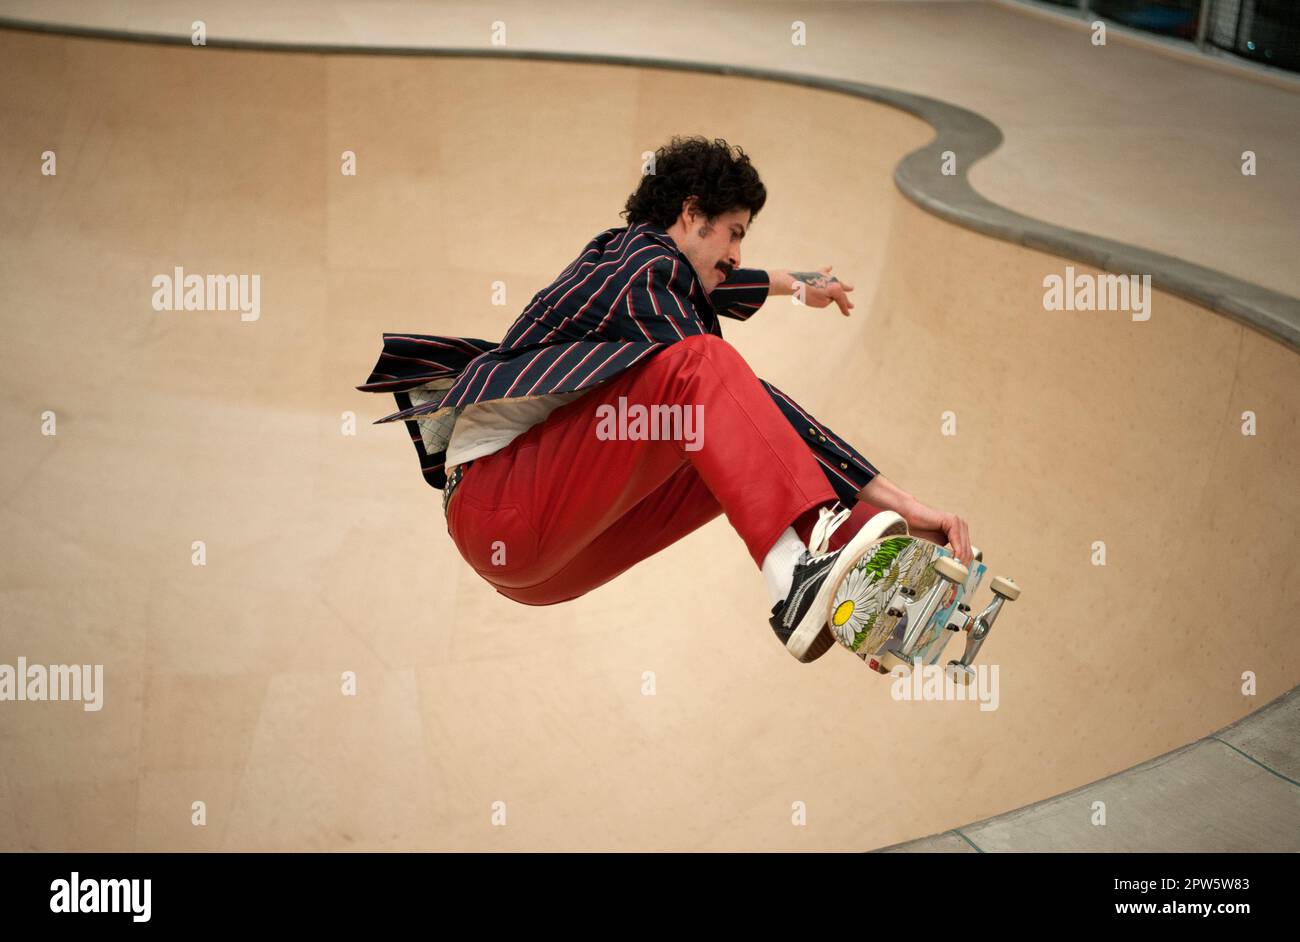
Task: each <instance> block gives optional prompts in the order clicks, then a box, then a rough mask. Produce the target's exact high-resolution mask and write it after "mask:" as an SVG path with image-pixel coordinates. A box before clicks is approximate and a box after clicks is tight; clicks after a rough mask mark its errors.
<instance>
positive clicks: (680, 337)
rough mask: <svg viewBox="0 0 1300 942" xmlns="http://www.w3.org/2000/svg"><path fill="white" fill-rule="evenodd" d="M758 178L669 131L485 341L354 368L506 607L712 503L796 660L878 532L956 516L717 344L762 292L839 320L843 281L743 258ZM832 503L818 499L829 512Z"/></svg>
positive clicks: (689, 525) (680, 526)
mask: <svg viewBox="0 0 1300 942" xmlns="http://www.w3.org/2000/svg"><path fill="white" fill-rule="evenodd" d="M766 201H767V190H766V188H765V187H764V186H763V183H762V181H761V180H760V179H759V176H758V173H757V171H756V170H755V169H754V167H753V166H752V165H751V163H750V160H749V157H748V156H747V155H745V153H744V152H743V151H742V150H741V149H740V148H734V152H733V148H732V147H730V146H728V145H727V143H726V142H725V141H721V140H716V141H712V142H710V141H707V140H705V139H704V138H700V137H691V138H674V139H673V140H672V142H671V143H670V144H669V145H666V146H665V147H661V148H660V149H659V150H658V151H657V152H656V155H655V163H654V172H653V173H651V174H648V175H646V176H644V177H643V178H642V181H641V184H640V186H639V187H638V188H637V190H636V192H635V193H633V194H632V195H631V196H630V197H629V198H628V200H627V204H626V206H625V208H624V210H623V213H622V215H623V216H624V217H625V218H626V219H627V225H626V226H622V227H618V228H613V229H608V230H606V231H604V232H602V233H600V234H599V235H597V236H596V237H595V238H593V239H592V240H591V241H590V242H589V243H588V244H587V246H586V247H585V248H584V249H583V251H582V253H581V254H580V255H579V256H578V257H577V258H575V259H574V260H573V262H572V263H570V264H569V266H568V267H567V268H565V269H564V271H563V272H561V273H560V275H559V277H558V278H556V279H555V281H553V282H552V283H551V284H550V285H548V286H547V287H546V288H543V289H542V290H541V291H539V292H537V294H535V295H534V296H533V298H532V300H531V301H530V302H529V304H528V306H527V307H526V308H525V309H524V311H523V313H522V314H520V315H519V317H518V318H517V319H516V320H515V322H514V324H513V325H512V326H511V327H510V329H509V330H508V331H507V332H506V335H505V338H504V339H503V340H502V341H501V342H500V343H491V342H488V341H484V340H476V339H472V338H460V337H437V336H428V335H422V334H385V335H384V349H383V352H382V353H381V354H380V357H379V361H378V363H377V364H376V365H375V368H374V370H373V372H372V373H371V375H370V378H369V380H368V381H367V382H366V383H365V384H364V385H362V386H359V387H357V388H358V389H360V390H363V391H366V392H390V393H393V394H394V395H395V397H396V399H397V404H398V408H399V410H400V411H398V412H396V413H394V414H393V415H389V416H386V417H385V418H383V419H380V420H379V421H380V422H391V421H398V420H402V421H405V422H406V424H407V428H408V429H409V431H410V433H411V438H412V441H413V442H414V444H415V447H416V451H417V453H418V454H419V457H420V462H421V468H422V470H423V472H424V476H425V479H426V480H427V481H428V482H429V483H430V484H431V485H432V486H434V487H437V488H440V489H442V490H443V505H444V508H445V511H446V515H447V526H448V531H449V533H450V535H451V538H452V540H453V541H454V542H455V544H456V546H457V548H458V549H459V551H460V553H461V555H462V556H463V557H464V558H465V560H466V561H467V562H468V563H469V564H470V565H471V566H472V567H473V568H474V570H475V571H476V572H477V573H478V574H479V575H480V576H482V577H483V578H484V579H485V580H487V582H489V583H490V584H491V585H492V586H494V587H495V588H496V590H497V591H498V592H500V593H501V594H502V595H505V596H506V597H507V598H510V599H514V600H515V601H518V602H521V603H524V604H526V605H551V604H554V603H556V602H564V601H568V600H569V599H573V598H577V597H578V596H580V595H583V594H585V593H587V592H589V591H591V590H592V589H594V588H596V587H597V586H600V585H603V584H604V583H606V582H608V581H609V580H611V579H613V578H614V577H615V576H617V575H619V574H620V573H622V572H623V571H625V570H626V569H628V568H629V567H631V566H632V565H634V564H635V563H637V562H639V561H640V560H642V559H645V558H647V557H649V556H652V555H653V554H655V553H657V552H659V551H660V550H661V549H663V548H664V547H666V546H668V545H669V544H671V543H673V542H675V541H676V540H678V539H680V538H681V537H683V536H685V535H686V534H687V533H690V532H691V531H693V530H695V529H696V528H698V527H700V526H702V525H703V524H705V523H707V522H708V521H710V520H712V519H713V518H714V517H716V516H718V515H719V514H722V513H725V514H726V516H727V520H728V522H729V523H730V524H731V526H732V527H733V528H734V529H735V530H736V532H737V533H738V534H739V535H740V537H741V539H742V540H743V541H744V543H745V547H746V549H747V550H748V551H749V554H750V556H751V558H752V559H753V560H754V562H755V564H757V566H758V567H759V569H760V571H761V572H762V575H763V579H764V581H765V583H766V585H767V589H768V593H769V596H770V599H771V602H772V606H773V608H772V617H771V619H770V624H771V626H772V629H773V631H774V632H775V633H776V636H777V638H778V639H779V640H780V641H781V643H782V644H784V645H785V646H786V649H787V650H788V651H789V652H790V653H791V654H792V655H794V656H795V657H796V658H798V659H799V660H800V661H805V662H807V661H812V660H814V659H816V658H818V657H820V656H821V655H822V654H824V653H825V652H826V651H827V650H828V649H829V648H830V647H831V645H832V644H834V642H835V637H834V635H833V634H832V632H831V630H830V628H829V627H828V625H827V611H826V610H827V606H828V604H829V603H830V600H831V598H832V596H833V594H834V592H835V589H836V587H837V586H838V584H839V582H840V581H841V579H842V578H843V576H844V574H845V573H846V572H847V571H848V570H849V568H850V567H851V566H852V565H853V563H854V562H855V561H856V560H857V559H858V558H859V557H861V556H862V553H863V550H864V549H865V548H866V547H867V546H868V544H870V543H871V542H872V540H875V539H878V538H879V537H881V536H884V535H888V534H893V533H900V534H901V533H907V532H909V530H910V532H911V533H912V534H914V535H919V536H923V537H926V538H928V539H931V540H933V541H934V542H936V543H940V544H943V543H948V544H949V545H950V547H951V548H952V551H953V553H954V555H956V556H957V557H958V559H959V560H960V561H961V562H963V563H966V564H969V563H970V561H971V548H970V536H969V532H968V528H967V525H966V522H965V521H964V520H963V519H962V518H961V517H959V516H957V515H956V514H953V513H946V512H943V511H939V510H936V509H934V508H932V507H928V506H926V505H925V504H922V503H921V502H920V501H918V500H916V499H915V498H914V497H912V496H911V495H910V494H908V493H907V492H906V491H904V490H902V489H901V488H899V487H898V486H897V485H895V484H893V483H892V482H890V481H887V480H886V479H885V478H884V476H883V475H881V474H880V473H879V471H877V469H876V468H875V467H874V466H873V465H872V464H871V463H870V462H868V461H867V459H866V458H864V457H863V456H862V455H861V454H859V453H858V452H857V451H856V450H854V449H853V448H852V446H850V445H849V444H848V443H847V442H845V441H844V440H843V439H842V438H840V437H839V436H838V435H836V434H834V433H833V432H832V431H831V430H830V429H829V428H827V427H826V426H824V425H822V424H821V423H820V422H818V421H817V420H816V419H814V418H813V417H812V416H811V415H809V414H808V413H807V412H806V411H805V410H803V409H802V408H801V407H800V406H799V405H798V403H796V402H795V401H794V400H793V399H792V398H791V397H789V396H788V395H786V394H785V393H783V392H782V391H781V390H779V389H777V388H776V387H775V386H772V385H771V384H770V383H767V382H766V381H764V380H761V379H759V378H758V377H757V376H755V375H754V373H753V371H752V370H751V369H750V368H749V366H748V364H746V362H745V361H744V359H742V358H741V356H740V354H739V353H738V352H737V351H736V350H735V348H734V347H732V346H731V345H730V344H728V343H727V342H726V341H725V340H723V339H722V329H721V326H720V323H719V317H730V318H733V319H735V320H742V321H743V320H746V319H748V318H749V317H751V316H752V315H753V314H754V313H755V312H756V311H757V310H758V309H759V308H760V307H761V306H762V305H763V302H764V301H765V300H766V299H767V298H768V297H769V296H771V295H789V294H793V293H795V292H796V291H799V292H801V293H802V295H803V299H804V301H805V303H806V304H807V305H808V306H809V307H814V308H822V307H826V306H827V305H829V304H831V303H832V302H834V303H835V304H836V305H838V307H839V309H840V311H841V312H842V313H843V314H845V315H847V314H848V313H849V309H850V308H852V307H853V304H852V302H851V301H850V300H849V299H848V292H849V291H851V290H852V286H851V285H847V284H844V283H842V282H840V281H839V279H837V278H835V277H834V276H832V275H831V274H830V267H829V266H828V267H826V268H824V269H822V270H821V271H818V272H790V271H786V270H772V271H766V270H762V269H747V268H741V267H740V260H741V242H742V240H743V239H744V237H745V233H746V232H747V230H748V229H749V226H750V223H751V222H752V221H753V219H754V217H755V216H757V214H758V212H759V210H761V209H762V208H763V205H764V203H765V202H766ZM837 502H838V504H840V505H841V509H840V510H838V511H835V510H834V509H833V507H832V505H834V504H836V503H837Z"/></svg>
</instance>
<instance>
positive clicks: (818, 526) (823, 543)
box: [808, 501, 853, 556]
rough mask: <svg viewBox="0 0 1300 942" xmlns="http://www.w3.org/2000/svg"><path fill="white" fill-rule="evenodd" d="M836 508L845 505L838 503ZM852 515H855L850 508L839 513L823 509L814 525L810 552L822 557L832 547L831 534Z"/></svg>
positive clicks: (809, 547)
mask: <svg viewBox="0 0 1300 942" xmlns="http://www.w3.org/2000/svg"><path fill="white" fill-rule="evenodd" d="M835 506H836V507H842V506H843V505H842V504H841V503H840V502H839V501H836V502H835ZM851 513H853V510H852V508H849V507H844V508H843V509H842V510H840V511H839V512H838V513H836V512H835V511H833V510H831V509H830V508H829V507H822V508H821V513H820V514H819V515H818V520H817V522H816V523H815V524H813V529H812V542H810V543H809V545H808V552H809V553H810V554H811V555H812V556H821V555H822V554H823V553H825V552H826V548H827V547H828V546H830V542H831V534H833V533H834V532H835V531H836V530H838V529H839V526H840V524H841V523H843V522H844V521H845V520H847V519H849V514H851Z"/></svg>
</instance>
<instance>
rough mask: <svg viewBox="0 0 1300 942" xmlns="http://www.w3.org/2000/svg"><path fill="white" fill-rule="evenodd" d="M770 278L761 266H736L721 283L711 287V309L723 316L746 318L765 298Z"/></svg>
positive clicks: (760, 305)
mask: <svg viewBox="0 0 1300 942" xmlns="http://www.w3.org/2000/svg"><path fill="white" fill-rule="evenodd" d="M771 287H772V281H771V278H769V277H768V274H767V272H766V271H765V270H764V269H762V268H737V269H736V270H735V271H733V272H732V273H731V274H730V275H729V276H728V277H727V280H726V281H724V282H723V283H722V284H720V285H718V286H717V287H716V288H714V289H713V294H711V295H709V300H710V301H711V302H712V303H713V310H714V311H715V312H716V313H718V314H720V315H722V316H723V317H731V318H734V319H735V320H738V321H743V320H748V319H749V318H750V317H751V316H752V315H753V313H754V312H755V311H757V310H758V309H759V308H760V307H762V306H763V302H764V301H766V300H767V294H768V291H769V290H770V289H771Z"/></svg>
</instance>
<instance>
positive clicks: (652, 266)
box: [616, 255, 710, 343]
mask: <svg viewBox="0 0 1300 942" xmlns="http://www.w3.org/2000/svg"><path fill="white" fill-rule="evenodd" d="M694 277H695V275H694V273H693V272H691V271H690V266H689V265H687V264H685V263H684V262H681V261H679V260H678V259H676V258H673V257H672V256H669V255H664V256H660V257H659V258H656V259H655V260H654V261H653V262H649V263H647V264H646V265H645V266H644V267H643V268H641V269H640V270H638V271H637V273H636V274H634V275H633V276H632V279H631V281H630V282H628V287H627V290H626V292H625V293H624V296H623V300H622V301H621V302H616V306H621V308H622V310H621V311H620V313H621V314H622V318H621V321H622V323H621V331H620V333H621V335H622V337H623V339H625V340H641V341H644V340H649V341H652V342H654V343H676V342H677V341H678V340H683V339H685V338H686V337H690V336H692V335H694V334H707V333H709V332H710V331H709V328H708V325H706V324H705V323H704V321H702V320H701V319H700V315H699V312H698V311H696V309H695V303H694V302H693V301H691V296H690V289H691V279H692V278H694Z"/></svg>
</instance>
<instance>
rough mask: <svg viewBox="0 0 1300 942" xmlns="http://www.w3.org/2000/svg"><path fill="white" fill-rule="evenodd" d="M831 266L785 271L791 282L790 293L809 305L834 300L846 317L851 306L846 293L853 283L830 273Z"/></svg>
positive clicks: (824, 303) (819, 304) (821, 305)
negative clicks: (811, 269) (841, 279)
mask: <svg viewBox="0 0 1300 942" xmlns="http://www.w3.org/2000/svg"><path fill="white" fill-rule="evenodd" d="M833 267H834V266H832V265H827V266H826V267H825V268H820V269H818V270H817V271H792V272H787V273H786V274H788V275H789V276H790V279H791V282H792V284H791V289H790V293H791V294H793V295H794V296H795V297H797V298H798V299H799V301H800V303H802V304H806V305H808V306H809V307H825V306H826V305H828V304H830V303H831V302H832V301H834V302H835V303H836V304H838V305H839V306H840V313H841V314H843V315H844V316H845V317H848V316H849V309H850V308H851V307H853V302H852V301H850V300H849V296H848V293H849V292H850V291H852V290H853V285H850V284H845V283H844V282H842V281H840V280H839V279H838V278H836V277H835V276H834V275H832V274H831V268H833Z"/></svg>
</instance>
